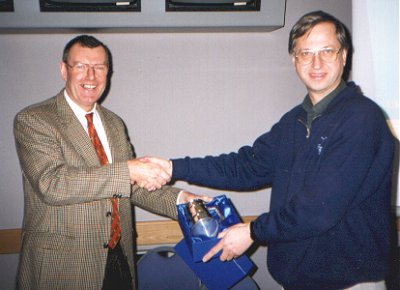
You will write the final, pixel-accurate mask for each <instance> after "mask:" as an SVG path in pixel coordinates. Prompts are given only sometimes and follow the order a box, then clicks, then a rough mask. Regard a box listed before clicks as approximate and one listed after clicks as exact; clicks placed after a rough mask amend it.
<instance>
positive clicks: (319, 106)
mask: <svg viewBox="0 0 400 290" xmlns="http://www.w3.org/2000/svg"><path fill="white" fill-rule="evenodd" d="M346 86H347V85H346V82H345V81H344V80H341V82H340V84H339V85H338V86H337V87H336V89H334V90H333V91H332V92H331V93H329V94H328V95H327V96H326V97H324V98H322V100H321V101H319V102H318V103H316V104H315V105H313V104H312V102H311V99H310V96H309V95H308V94H307V96H306V97H305V98H304V100H303V103H302V106H303V109H304V110H305V111H306V112H307V114H312V115H314V116H316V115H320V114H322V113H323V112H324V111H325V109H326V108H327V107H328V105H329V104H330V102H331V101H332V100H333V99H334V98H335V97H336V96H337V95H338V94H339V93H340V92H341V91H342V90H343V89H344V88H345V87H346Z"/></svg>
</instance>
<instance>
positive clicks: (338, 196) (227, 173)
mask: <svg viewBox="0 0 400 290" xmlns="http://www.w3.org/2000/svg"><path fill="white" fill-rule="evenodd" d="M306 117H307V116H306V112H305V111H304V109H303V108H302V106H301V105H299V106H297V107H295V108H293V109H292V110H291V111H289V112H288V113H286V114H285V115H284V116H283V117H282V119H281V120H280V121H279V122H278V123H277V124H275V125H274V126H273V127H272V129H271V131H270V132H267V133H265V134H263V135H262V136H260V137H259V138H258V139H257V140H256V141H255V142H254V144H253V145H252V146H244V147H242V148H240V149H239V151H238V152H237V153H230V154H223V155H220V156H216V157H211V156H207V157H205V158H183V159H174V160H172V161H173V179H176V180H178V179H179V180H186V181H188V182H190V183H193V184H198V185H202V186H208V187H214V188H218V189H229V190H238V191H244V190H254V189H259V188H262V187H266V186H272V192H271V203H270V211H269V212H267V213H264V214H262V215H260V216H259V217H258V218H257V219H256V221H255V224H254V228H255V235H256V237H257V239H258V241H259V242H263V243H266V244H267V245H268V259H267V264H268V269H269V271H270V273H271V275H272V276H273V277H274V278H275V280H276V281H277V282H278V283H279V284H281V285H282V286H283V287H284V288H285V289H286V290H313V289H315V290H333V289H343V288H346V287H349V286H351V285H354V284H357V283H361V282H366V281H376V280H382V279H384V278H385V275H386V274H387V271H388V261H389V247H390V199H391V177H392V176H391V170H392V161H393V151H394V139H393V136H392V135H391V133H390V130H389V128H388V126H387V124H386V120H385V118H384V115H383V113H382V111H381V109H380V108H379V107H378V106H377V105H376V104H375V103H374V102H372V101H371V100H370V99H368V98H366V97H365V96H363V95H362V93H361V91H360V89H359V88H358V87H357V86H356V85H355V84H354V83H353V82H351V83H349V84H348V85H347V88H345V89H344V90H343V91H341V92H340V93H339V94H338V95H337V96H336V97H335V98H334V99H333V100H332V101H331V103H330V104H329V106H328V108H327V109H326V110H325V111H324V112H323V114H322V115H321V116H319V117H318V118H316V119H315V120H314V121H313V123H312V124H311V134H310V135H309V137H308V138H307V130H306V127H305V126H304V123H306Z"/></svg>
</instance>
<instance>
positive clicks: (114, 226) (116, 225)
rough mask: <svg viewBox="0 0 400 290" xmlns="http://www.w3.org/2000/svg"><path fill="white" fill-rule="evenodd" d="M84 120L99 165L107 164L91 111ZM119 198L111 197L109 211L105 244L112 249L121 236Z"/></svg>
mask: <svg viewBox="0 0 400 290" xmlns="http://www.w3.org/2000/svg"><path fill="white" fill-rule="evenodd" d="M86 120H87V122H88V133H89V137H90V140H91V141H92V144H93V146H94V148H95V150H96V153H97V157H98V158H99V161H100V164H101V165H106V164H108V158H107V155H106V152H105V151H104V147H103V144H101V141H100V138H99V135H97V132H96V128H95V127H94V124H93V113H90V114H87V115H86ZM118 203H119V199H118V198H117V197H116V196H114V197H113V198H111V204H112V211H111V235H110V240H109V241H108V244H107V246H108V247H109V248H110V249H114V247H115V246H116V245H117V243H118V241H119V239H120V238H121V226H120V220H119V204H118Z"/></svg>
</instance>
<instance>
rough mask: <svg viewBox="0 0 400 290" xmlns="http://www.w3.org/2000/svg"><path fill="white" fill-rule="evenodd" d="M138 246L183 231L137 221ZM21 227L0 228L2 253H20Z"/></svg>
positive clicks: (170, 240)
mask: <svg viewBox="0 0 400 290" xmlns="http://www.w3.org/2000/svg"><path fill="white" fill-rule="evenodd" d="M255 218H256V216H245V217H243V221H245V222H249V221H251V220H254V219H255ZM136 229H137V233H138V238H137V244H138V246H151V245H163V244H176V243H177V242H179V241H180V240H181V239H182V237H183V236H182V232H181V229H180V228H179V224H178V222H176V221H171V220H162V221H146V222H136ZM20 241H21V229H6V230H0V254H14V253H18V252H19V251H20V248H21V242H20Z"/></svg>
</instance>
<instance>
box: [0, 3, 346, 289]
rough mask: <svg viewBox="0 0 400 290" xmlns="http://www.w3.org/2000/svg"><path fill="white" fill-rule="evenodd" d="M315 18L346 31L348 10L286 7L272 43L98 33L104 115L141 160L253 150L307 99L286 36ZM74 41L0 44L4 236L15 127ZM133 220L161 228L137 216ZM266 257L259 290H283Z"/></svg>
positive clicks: (6, 280)
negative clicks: (106, 61) (108, 113)
mask: <svg viewBox="0 0 400 290" xmlns="http://www.w3.org/2000/svg"><path fill="white" fill-rule="evenodd" d="M319 9H322V10H325V11H327V12H329V13H332V14H334V15H336V16H337V17H338V18H340V19H342V20H343V21H344V22H345V23H346V25H348V27H349V28H350V27H351V0H335V1H332V0H288V1H287V14H286V25H285V27H284V28H282V29H280V30H277V31H274V32H270V33H165V34H159V33H148V34H142V33H118V34H106V33H95V34H94V35H95V36H97V37H98V38H99V39H101V40H103V41H104V42H105V43H106V44H108V45H109V47H110V49H111V51H112V53H113V59H114V70H115V73H114V76H113V81H112V88H111V93H110V95H109V97H108V98H107V99H106V101H105V103H104V105H105V106H107V107H108V108H110V109H112V110H114V111H115V112H116V113H118V114H119V115H120V116H121V117H122V118H123V119H124V120H125V121H126V124H127V127H128V129H129V133H130V136H131V139H132V142H133V144H134V145H135V149H136V152H137V154H138V155H139V156H141V155H144V154H147V155H156V156H162V157H181V156H185V155H190V156H204V155H206V154H218V153H222V152H229V151H234V150H237V149H238V148H239V147H240V146H242V145H245V144H251V143H252V142H253V141H254V139H255V138H256V137H258V136H259V135H261V134H262V133H263V132H265V131H267V130H269V129H270V127H271V126H272V125H273V124H274V123H275V122H276V121H277V120H278V119H279V118H280V117H281V116H282V114H283V113H285V112H286V111H288V110H289V109H291V108H292V107H293V106H295V105H297V104H298V103H299V102H301V101H302V99H303V97H304V95H305V93H306V92H305V89H304V88H303V86H302V84H301V83H300V81H299V80H298V78H297V76H296V75H295V73H294V70H293V67H292V64H291V61H290V58H289V56H288V54H287V42H288V35H289V31H290V29H291V27H292V25H293V24H294V23H295V22H296V21H297V19H298V18H300V16H302V15H303V14H304V13H306V12H309V11H312V10H319ZM74 36H75V34H14V35H12V34H3V35H2V34H0V87H1V88H2V89H1V93H0V121H1V124H2V126H1V129H0V148H1V150H0V160H2V166H0V198H1V201H0V229H7V228H20V227H21V224H22V217H23V194H22V185H21V176H20V169H19V164H18V160H17V157H16V153H15V148H14V141H13V135H12V122H13V118H14V116H15V114H16V113H17V112H18V111H19V110H20V109H22V108H23V107H25V106H27V105H29V104H32V103H34V102H38V101H41V100H44V99H46V98H48V97H51V96H53V95H54V94H56V93H57V92H58V91H59V90H60V89H61V88H62V86H63V82H62V80H61V78H60V76H59V72H58V63H59V60H60V58H61V52H62V49H63V48H64V45H65V43H66V42H67V41H68V40H70V39H71V38H72V37H74ZM177 185H179V186H180V187H183V188H187V189H189V190H192V191H193V192H198V193H208V194H211V195H219V194H222V193H225V192H221V191H214V190H209V189H205V188H199V187H194V186H189V185H187V184H185V183H183V182H180V183H178V184H177ZM228 195H229V196H230V197H231V199H232V200H233V202H234V204H235V206H236V207H237V208H238V210H239V212H240V214H241V215H258V214H260V213H262V212H265V211H267V210H268V207H269V190H268V189H265V190H260V191H258V192H252V193H233V192H228ZM137 219H138V220H151V219H160V218H159V217H158V216H154V215H151V214H149V213H147V212H144V211H137ZM265 252H266V249H265V248H261V249H259V250H258V251H257V252H256V253H255V254H254V255H253V256H252V259H253V261H254V262H255V263H256V265H257V267H258V271H257V272H256V274H255V276H254V277H255V279H256V281H257V282H258V284H259V285H260V287H261V289H268V290H278V289H279V290H280V287H279V286H278V285H277V284H276V283H275V282H273V281H272V278H271V277H270V276H269V275H268V274H266V273H267V270H266V266H265ZM16 266H17V255H3V256H0V273H1V275H0V285H2V286H0V288H2V287H4V288H2V289H12V288H13V281H14V277H15V271H16Z"/></svg>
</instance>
